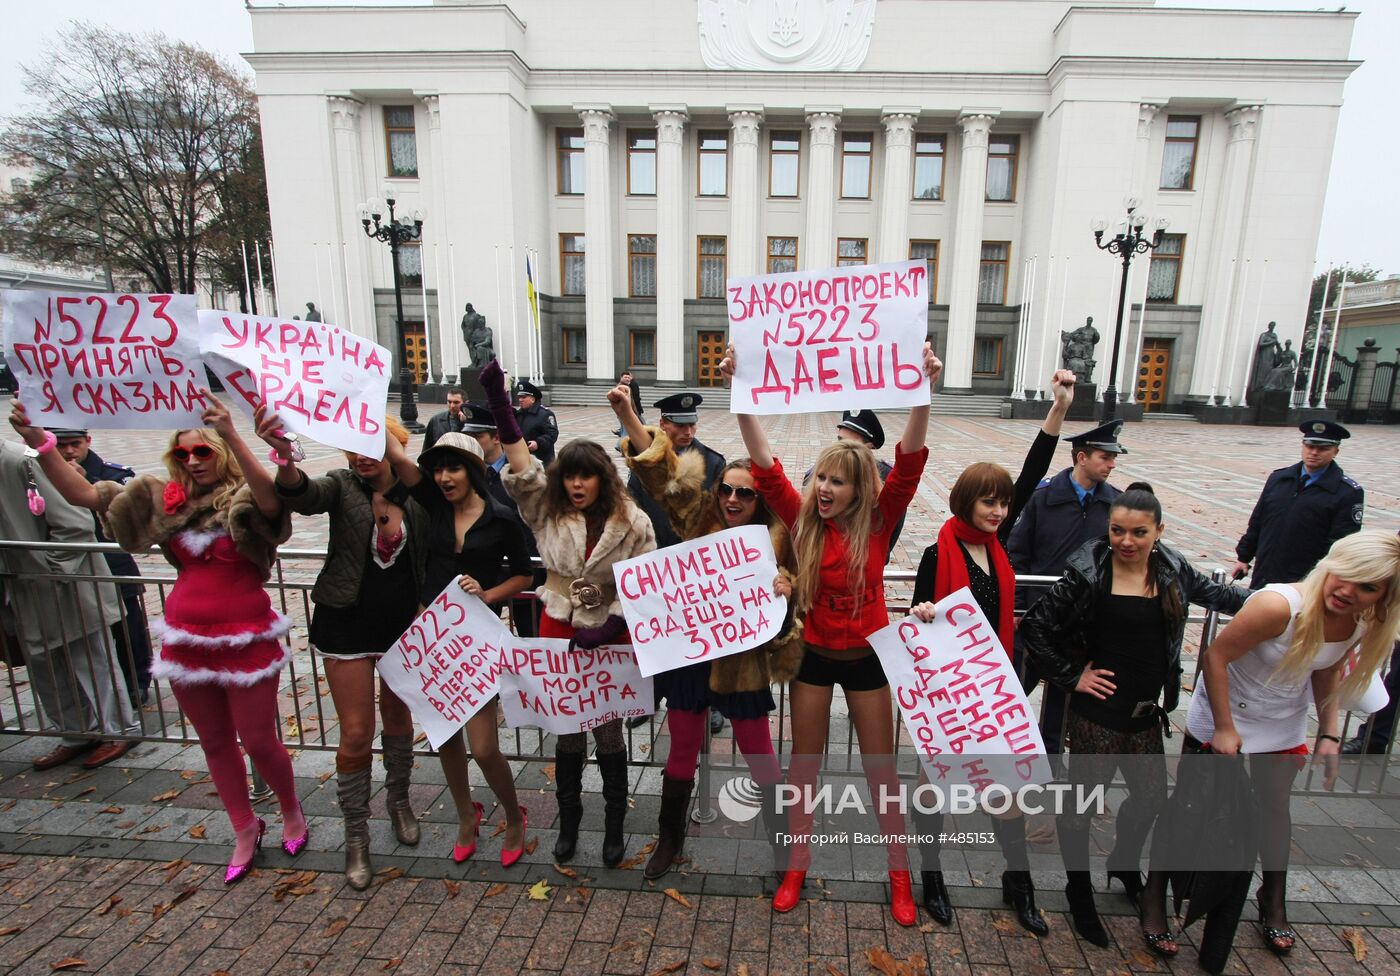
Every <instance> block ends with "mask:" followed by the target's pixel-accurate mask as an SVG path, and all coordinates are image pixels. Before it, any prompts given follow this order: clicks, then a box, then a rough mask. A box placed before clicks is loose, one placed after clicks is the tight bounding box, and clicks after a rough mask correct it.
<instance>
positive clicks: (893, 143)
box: [875, 108, 919, 262]
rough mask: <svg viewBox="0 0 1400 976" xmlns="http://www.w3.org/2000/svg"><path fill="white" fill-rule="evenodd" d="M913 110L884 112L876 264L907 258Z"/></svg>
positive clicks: (916, 119)
mask: <svg viewBox="0 0 1400 976" xmlns="http://www.w3.org/2000/svg"><path fill="white" fill-rule="evenodd" d="M918 120H919V112H918V110H917V109H905V108H887V109H885V111H884V114H883V115H882V116H881V121H883V122H884V123H885V175H884V180H883V182H882V183H881V187H880V246H879V247H878V248H876V250H875V254H876V258H877V260H879V261H881V262H884V261H905V260H907V259H908V258H909V200H910V198H911V196H912V193H913V184H912V182H911V178H912V176H913V166H914V155H913V149H914V123H915V122H917V121H918Z"/></svg>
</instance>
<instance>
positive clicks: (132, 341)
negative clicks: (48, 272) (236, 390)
mask: <svg viewBox="0 0 1400 976" xmlns="http://www.w3.org/2000/svg"><path fill="white" fill-rule="evenodd" d="M3 299H4V303H5V312H4V326H5V361H6V362H7V363H8V364H9V366H10V370H11V372H13V373H14V375H15V378H16V379H17V380H18V381H19V392H20V397H21V399H23V400H24V405H25V406H26V407H27V408H28V409H29V416H30V417H31V418H32V419H33V420H34V421H35V422H36V423H39V424H43V425H45V426H48V427H60V428H61V427H118V428H168V427H198V426H199V425H200V417H201V415H202V414H203V413H204V410H205V408H206V407H208V406H209V404H208V402H207V399H206V397H205V396H204V394H202V393H200V389H201V388H202V387H203V386H204V371H203V369H202V368H201V367H200V363H199V329H198V324H197V319H196V309H195V300H194V296H193V295H146V294H137V295H125V294H124V295H117V294H103V295H75V294H65V293H63V292H52V291H19V290H14V291H5V292H4V293H3Z"/></svg>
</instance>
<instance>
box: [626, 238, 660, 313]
mask: <svg viewBox="0 0 1400 976" xmlns="http://www.w3.org/2000/svg"><path fill="white" fill-rule="evenodd" d="M627 294H628V295H630V296H632V297H633V298H655V297H656V235H655V234H628V235H627Z"/></svg>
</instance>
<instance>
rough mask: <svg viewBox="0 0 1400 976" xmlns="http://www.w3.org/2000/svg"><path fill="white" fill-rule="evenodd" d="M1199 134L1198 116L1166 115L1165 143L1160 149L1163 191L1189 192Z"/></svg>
mask: <svg viewBox="0 0 1400 976" xmlns="http://www.w3.org/2000/svg"><path fill="white" fill-rule="evenodd" d="M1200 133H1201V117H1200V116H1199V115H1168V116H1167V141H1166V144H1165V145H1164V146H1163V147H1162V181H1161V182H1162V186H1161V188H1162V189H1163V190H1189V189H1191V188H1192V185H1193V184H1194V183H1195V180H1196V142H1197V140H1198V139H1199V137H1200Z"/></svg>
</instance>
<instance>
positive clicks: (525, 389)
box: [515, 380, 543, 400]
mask: <svg viewBox="0 0 1400 976" xmlns="http://www.w3.org/2000/svg"><path fill="white" fill-rule="evenodd" d="M515 394H516V396H532V397H534V398H535V399H536V400H540V399H542V398H543V394H542V393H540V388H539V387H538V386H536V385H535V384H533V383H531V382H530V381H529V380H520V381H518V382H517V383H516V384H515Z"/></svg>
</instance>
